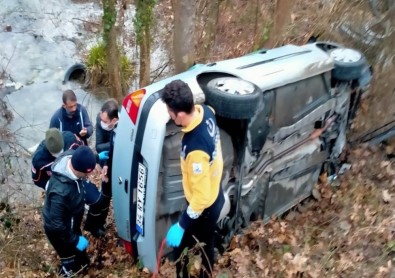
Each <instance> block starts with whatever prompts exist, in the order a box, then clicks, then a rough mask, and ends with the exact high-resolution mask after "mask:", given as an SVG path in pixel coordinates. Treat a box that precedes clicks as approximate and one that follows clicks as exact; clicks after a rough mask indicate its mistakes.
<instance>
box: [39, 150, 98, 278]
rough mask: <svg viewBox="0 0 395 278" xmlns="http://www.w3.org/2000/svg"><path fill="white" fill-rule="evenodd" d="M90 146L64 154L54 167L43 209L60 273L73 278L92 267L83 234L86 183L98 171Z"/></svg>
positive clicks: (46, 229) (44, 219) (48, 235)
mask: <svg viewBox="0 0 395 278" xmlns="http://www.w3.org/2000/svg"><path fill="white" fill-rule="evenodd" d="M95 166H96V157H95V154H94V153H93V151H92V150H91V149H90V148H89V147H87V146H81V147H79V148H78V149H76V150H70V151H67V152H64V153H63V154H62V155H61V156H59V157H58V158H57V159H56V160H55V162H54V164H53V165H52V176H51V178H50V179H49V182H48V187H47V191H46V195H45V202H44V207H43V211H42V213H43V222H44V230H45V234H46V235H47V238H48V240H49V241H50V243H51V244H52V246H53V247H54V249H55V250H56V252H57V254H58V255H59V257H60V261H61V269H60V274H61V275H63V276H65V277H71V276H72V275H73V274H75V273H76V272H78V271H80V270H81V269H82V268H84V267H87V266H88V265H89V258H88V256H87V254H86V248H87V247H88V245H89V242H88V240H87V239H86V238H85V237H84V236H83V235H82V233H81V222H82V218H83V215H84V208H85V206H84V204H85V202H84V188H83V186H84V185H83V180H84V179H86V178H87V176H88V174H89V173H90V172H92V171H93V169H95Z"/></svg>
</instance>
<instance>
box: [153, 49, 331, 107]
mask: <svg viewBox="0 0 395 278" xmlns="http://www.w3.org/2000/svg"><path fill="white" fill-rule="evenodd" d="M333 67H334V62H333V59H332V58H331V57H330V56H329V55H328V54H327V53H326V52H324V51H323V50H321V49H320V48H319V47H318V46H317V45H316V44H314V43H312V44H306V45H302V46H296V45H291V44H290V45H285V46H282V47H278V48H273V49H268V50H265V49H262V50H258V51H256V52H253V53H249V54H247V55H244V56H241V57H238V58H233V59H229V60H223V61H219V62H214V63H208V64H205V65H197V66H194V67H192V68H191V69H189V70H187V71H185V72H183V73H180V74H178V75H175V76H172V77H170V78H166V79H164V80H162V81H159V82H156V83H153V84H151V85H149V86H147V87H146V90H147V92H148V93H149V94H148V95H150V93H154V92H157V91H159V90H161V89H162V88H163V87H164V86H165V85H166V84H167V83H169V82H170V81H172V80H175V79H181V80H183V81H184V82H186V83H188V85H189V86H190V88H191V90H192V92H193V94H194V97H195V102H196V103H201V102H204V93H203V91H202V88H201V87H200V86H199V84H198V81H197V78H198V76H200V75H205V74H210V73H215V74H218V73H223V74H225V75H232V76H235V77H240V78H242V79H245V80H247V81H250V82H252V83H254V84H255V85H256V86H258V87H259V88H261V90H262V91H267V90H270V89H273V88H277V87H281V86H284V85H286V84H290V83H293V82H296V81H299V80H303V79H306V78H309V77H312V76H315V75H318V74H321V73H324V72H328V71H330V70H332V69H333Z"/></svg>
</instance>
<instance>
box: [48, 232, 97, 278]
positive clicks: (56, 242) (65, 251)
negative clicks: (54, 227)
mask: <svg viewBox="0 0 395 278" xmlns="http://www.w3.org/2000/svg"><path fill="white" fill-rule="evenodd" d="M44 230H45V234H46V235H47V238H48V240H49V242H50V243H51V245H52V246H53V248H54V249H55V251H56V253H58V255H59V257H60V261H61V264H62V267H64V268H65V270H67V271H72V272H74V273H76V272H78V271H79V270H80V269H81V268H83V267H85V266H88V265H89V257H88V255H87V254H86V251H85V250H84V251H80V250H78V249H77V248H76V246H71V245H70V244H67V243H65V242H64V241H63V240H62V239H61V238H59V234H58V233H54V232H51V231H49V230H47V229H45V228H44Z"/></svg>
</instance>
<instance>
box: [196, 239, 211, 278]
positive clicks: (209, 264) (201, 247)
mask: <svg viewBox="0 0 395 278" xmlns="http://www.w3.org/2000/svg"><path fill="white" fill-rule="evenodd" d="M192 237H193V238H194V240H195V241H196V242H197V243H198V246H199V248H200V249H201V250H202V252H203V254H204V257H205V258H206V260H207V263H208V267H209V268H210V277H211V274H212V273H213V268H212V267H211V263H210V260H209V259H208V256H207V254H206V252H205V251H204V248H203V246H202V245H201V244H200V241H199V240H198V239H197V238H196V237H195V236H194V235H192Z"/></svg>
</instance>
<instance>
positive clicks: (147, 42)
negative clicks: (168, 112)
mask: <svg viewBox="0 0 395 278" xmlns="http://www.w3.org/2000/svg"><path fill="white" fill-rule="evenodd" d="M143 30H144V31H143V36H142V38H141V41H140V43H139V46H140V80H139V81H140V87H145V86H147V85H149V84H150V82H151V77H150V69H151V55H150V52H151V34H150V28H149V27H147V26H144V27H143Z"/></svg>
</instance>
